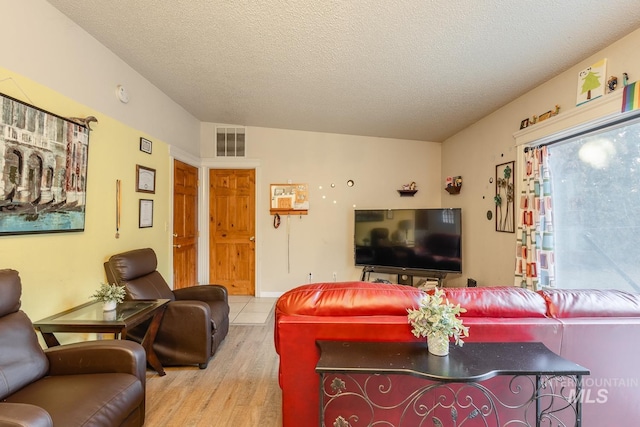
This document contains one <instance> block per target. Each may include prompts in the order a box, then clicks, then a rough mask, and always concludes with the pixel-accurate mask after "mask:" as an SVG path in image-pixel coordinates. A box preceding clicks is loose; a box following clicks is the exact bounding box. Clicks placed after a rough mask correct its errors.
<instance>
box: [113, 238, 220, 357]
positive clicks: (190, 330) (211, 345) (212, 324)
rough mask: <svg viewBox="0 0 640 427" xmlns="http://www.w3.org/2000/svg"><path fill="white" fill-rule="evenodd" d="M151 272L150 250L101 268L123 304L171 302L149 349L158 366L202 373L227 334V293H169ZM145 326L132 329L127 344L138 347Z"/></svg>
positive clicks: (214, 289)
mask: <svg viewBox="0 0 640 427" xmlns="http://www.w3.org/2000/svg"><path fill="white" fill-rule="evenodd" d="M157 266H158V259H157V257H156V254H155V252H154V251H153V249H151V248H145V249H135V250H132V251H128V252H123V253H121V254H117V255H113V256H112V257H111V258H109V260H108V261H107V262H105V263H104V268H105V271H106V273H107V279H108V280H109V282H110V283H116V284H118V285H124V286H125V289H126V296H125V299H129V300H138V299H160V298H167V299H170V300H171V302H169V304H168V305H167V310H166V311H165V313H164V317H163V318H162V323H161V324H160V329H159V330H158V335H157V336H156V340H155V342H154V344H153V348H154V350H155V352H156V354H157V355H158V358H159V359H160V362H161V363H162V364H163V365H164V366H171V365H193V364H197V365H198V366H199V367H200V369H205V368H206V367H207V364H208V363H209V360H210V359H211V357H212V356H213V355H214V353H215V352H216V350H217V349H218V346H219V345H220V343H221V342H222V340H224V338H225V337H226V336H227V333H228V332H229V300H228V294H227V288H225V287H224V286H221V285H201V286H192V287H189V288H182V289H176V290H173V291H172V290H171V289H170V288H169V285H167V282H166V281H165V280H164V279H163V277H162V275H161V274H160V273H159V272H158V271H156V268H157ZM147 326H148V325H147V324H146V323H145V324H142V325H140V326H138V327H135V328H132V329H131V330H130V331H128V332H127V338H131V339H133V340H135V341H138V342H140V341H141V340H142V338H143V337H144V334H145V332H146V329H147Z"/></svg>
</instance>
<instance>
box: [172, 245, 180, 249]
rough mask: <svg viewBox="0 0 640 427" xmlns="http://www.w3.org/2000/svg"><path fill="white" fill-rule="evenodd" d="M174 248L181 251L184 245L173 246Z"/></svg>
mask: <svg viewBox="0 0 640 427" xmlns="http://www.w3.org/2000/svg"><path fill="white" fill-rule="evenodd" d="M173 247H174V248H177V249H180V248H181V247H182V245H173Z"/></svg>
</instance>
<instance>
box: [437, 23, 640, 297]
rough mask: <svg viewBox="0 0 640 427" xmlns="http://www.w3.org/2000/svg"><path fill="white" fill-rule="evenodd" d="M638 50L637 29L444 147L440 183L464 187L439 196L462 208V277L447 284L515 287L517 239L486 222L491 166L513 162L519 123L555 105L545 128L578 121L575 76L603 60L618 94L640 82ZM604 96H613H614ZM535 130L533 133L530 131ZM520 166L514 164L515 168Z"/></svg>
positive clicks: (490, 197)
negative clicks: (569, 118) (457, 179)
mask: <svg viewBox="0 0 640 427" xmlns="http://www.w3.org/2000/svg"><path fill="white" fill-rule="evenodd" d="M638 45H640V30H637V31H635V32H633V33H631V34H629V35H628V36H626V37H624V38H622V39H621V40H619V41H618V42H616V43H614V44H613V45H611V46H609V47H608V48H606V49H604V50H603V51H601V52H599V53H597V54H595V55H593V56H591V57H589V58H585V60H584V61H582V62H580V63H579V64H576V65H575V66H573V67H571V68H570V69H568V70H567V71H565V72H564V73H562V74H560V75H558V76H556V77H554V78H553V79H551V80H549V81H548V82H546V83H544V84H543V85H541V86H538V87H537V88H535V89H534V90H532V91H530V92H528V93H527V94H525V95H524V96H522V97H520V98H518V99H516V100H514V101H513V102H511V103H510V104H508V105H506V106H504V107H502V108H500V109H499V110H498V111H496V112H494V113H493V114H491V115H489V116H488V117H486V118H484V119H482V120H480V121H479V122H477V123H475V124H474V125H472V126H469V127H468V128H466V129H464V130H463V131H462V132H460V133H458V134H457V135H455V136H453V137H451V138H449V139H448V140H446V141H445V142H444V143H443V144H442V179H443V180H444V179H445V177H446V176H448V175H462V176H463V179H464V186H463V188H462V191H461V192H460V194H459V195H457V196H444V197H443V205H444V206H449V207H461V208H462V209H463V213H464V215H463V216H464V220H463V233H464V242H463V247H464V250H463V257H464V261H463V271H464V274H463V275H462V276H461V277H460V278H459V279H457V280H452V281H451V283H450V284H451V285H464V284H466V278H467V277H472V278H475V279H476V280H478V285H479V286H491V285H511V284H513V281H514V278H513V271H514V268H515V257H514V256H515V255H514V253H515V239H516V236H515V234H510V233H498V232H496V231H494V230H495V222H494V220H491V221H489V220H487V218H486V211H487V210H495V206H494V204H493V196H494V194H495V189H494V184H492V183H489V178H490V177H494V175H495V166H496V165H497V164H500V163H504V162H506V161H511V160H516V148H515V142H514V138H513V135H514V133H516V132H518V131H519V128H520V122H521V121H522V120H523V119H525V118H527V117H532V116H533V115H534V114H535V115H539V114H541V113H543V112H545V111H548V110H550V109H552V108H553V107H554V106H555V105H556V104H558V105H560V106H561V110H560V115H558V116H557V117H556V118H552V119H550V120H549V121H547V122H543V123H544V127H545V128H553V127H554V126H553V124H552V123H551V121H553V120H555V121H557V122H563V121H564V119H563V116H562V115H563V114H569V115H571V114H574V113H578V114H577V117H580V115H581V114H580V113H581V112H580V111H579V110H577V111H576V108H578V109H579V108H584V107H587V106H588V105H589V104H586V105H584V106H581V107H575V103H576V92H577V85H578V80H577V78H578V77H577V76H578V73H579V71H581V70H583V69H584V68H586V67H588V66H589V65H591V64H593V63H595V62H597V61H598V60H600V59H602V58H607V60H608V65H607V79H608V77H609V76H612V75H615V76H617V77H618V79H619V82H620V83H619V88H618V91H620V90H621V89H620V87H621V86H622V73H623V72H626V73H628V74H629V77H630V81H635V80H639V79H640V55H638V53H637V52H638ZM550 48H553V47H550ZM608 96H614V94H612V95H608ZM603 101H604V100H603ZM592 102H594V103H595V102H599V101H598V100H595V101H592ZM535 126H536V125H534V127H532V128H531V130H532V131H533V130H534V129H535ZM538 126H541V127H542V126H543V125H542V124H539V125H538ZM560 127H561V126H560ZM558 130H559V129H558V128H556V129H553V131H554V132H555V131H558ZM551 131H552V130H549V131H548V132H551ZM548 132H547V133H548ZM518 167H519V165H518V164H517V163H516V168H518ZM494 180H495V177H494ZM517 184H518V183H517V182H516V185H517ZM516 194H517V193H516ZM516 223H517V222H516Z"/></svg>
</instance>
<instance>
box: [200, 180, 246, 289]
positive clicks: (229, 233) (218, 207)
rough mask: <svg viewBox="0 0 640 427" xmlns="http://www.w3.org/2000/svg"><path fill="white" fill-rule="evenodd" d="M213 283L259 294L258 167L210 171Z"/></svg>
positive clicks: (210, 247) (211, 277) (211, 269)
mask: <svg viewBox="0 0 640 427" xmlns="http://www.w3.org/2000/svg"><path fill="white" fill-rule="evenodd" d="M209 282H210V283H216V284H220V285H224V286H226V287H227V289H228V290H229V294H231V295H255V170H253V169H218V170H211V171H210V172H209Z"/></svg>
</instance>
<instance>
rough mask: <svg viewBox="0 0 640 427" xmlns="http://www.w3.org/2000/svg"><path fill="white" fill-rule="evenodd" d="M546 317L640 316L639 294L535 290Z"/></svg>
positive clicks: (595, 290)
mask: <svg viewBox="0 0 640 427" xmlns="http://www.w3.org/2000/svg"><path fill="white" fill-rule="evenodd" d="M538 294H540V295H541V296H542V297H543V298H544V299H545V301H546V302H547V310H548V311H547V315H548V316H549V317H553V318H557V319H560V318H571V317H640V294H632V293H630V292H625V291H618V290H614V289H602V290H600V289H547V290H543V291H538Z"/></svg>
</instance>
